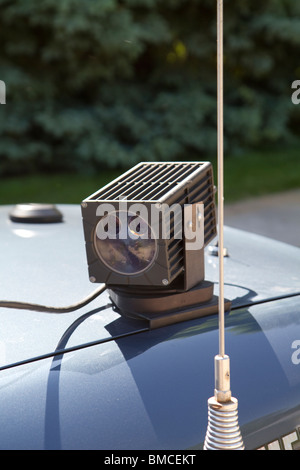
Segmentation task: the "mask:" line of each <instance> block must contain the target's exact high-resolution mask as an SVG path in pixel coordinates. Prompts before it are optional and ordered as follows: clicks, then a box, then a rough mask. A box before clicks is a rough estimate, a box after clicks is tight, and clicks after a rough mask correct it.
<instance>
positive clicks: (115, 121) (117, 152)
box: [0, 0, 300, 174]
mask: <svg viewBox="0 0 300 470" xmlns="http://www.w3.org/2000/svg"><path fill="white" fill-rule="evenodd" d="M0 8H1V15H0V38H1V40H0V57H1V59H0V65H1V67H0V74H1V76H0V79H1V80H4V82H5V83H6V89H7V97H6V103H7V104H6V105H3V106H0V122H1V126H0V173H1V174H11V173H24V172H32V171H36V170H44V171H49V170H55V171H57V170H68V169H72V170H76V171H86V172H89V171H90V172H91V171H94V170H99V168H103V167H129V166H131V165H132V164H134V163H136V162H138V161H141V160H148V161H149V160H185V159H191V160H193V159H197V160H199V159H202V158H207V156H209V155H211V154H214V153H215V151H216V2H215V1H211V0H60V1H57V0H42V1H40V2H38V1H36V0H26V1H24V0H0ZM224 11H225V23H224V37H225V44H224V51H225V106H226V108H225V146H226V151H227V152H231V153H233V152H239V151H241V150H243V149H244V148H255V147H260V148H262V147H263V146H269V145H277V146H278V145H283V144H293V143H294V142H295V140H296V139H297V129H298V125H299V123H300V117H299V112H298V109H297V107H296V106H295V105H293V104H292V103H291V83H292V82H293V80H295V79H297V78H300V63H299V61H298V51H299V45H300V5H299V2H295V0H265V1H264V2H261V1H258V0H231V1H229V0H224Z"/></svg>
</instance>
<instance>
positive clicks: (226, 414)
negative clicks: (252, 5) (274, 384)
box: [203, 0, 244, 450]
mask: <svg viewBox="0 0 300 470" xmlns="http://www.w3.org/2000/svg"><path fill="white" fill-rule="evenodd" d="M217 88H218V92H217V100H218V103H217V104H218V229H219V253H218V256H219V354H218V355H216V356H215V360H214V367H215V389H214V396H213V397H211V398H209V400H208V425H207V431H206V436H205V441H204V446H203V449H204V450H244V444H243V439H242V435H241V432H240V428H239V424H238V401H237V399H236V398H234V397H232V395H231V390H230V360H229V356H227V355H226V354H225V308H224V235H223V227H224V148H223V134H224V123H223V0H217Z"/></svg>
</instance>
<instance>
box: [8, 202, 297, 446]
mask: <svg viewBox="0 0 300 470" xmlns="http://www.w3.org/2000/svg"><path fill="white" fill-rule="evenodd" d="M59 209H60V210H61V212H62V214H63V222H61V223H53V224H51V223H49V224H26V223H17V222H12V221H11V220H10V219H9V212H10V210H11V208H10V207H5V206H4V207H2V208H1V209H0V241H1V243H0V263H1V270H0V276H1V282H0V299H1V300H2V299H5V300H16V301H23V302H30V303H36V304H44V305H54V306H58V307H59V306H64V305H69V304H74V303H76V302H78V301H80V300H81V299H82V298H84V297H85V296H86V295H88V294H89V293H90V292H92V291H93V290H94V289H95V285H92V284H91V283H90V282H89V280H88V274H87V265H86V254H85V246H84V237H83V229H82V221H81V213H80V207H79V206H67V205H62V206H59ZM225 246H226V248H227V250H228V254H229V256H228V257H226V258H225V297H227V298H228V299H230V300H231V301H232V308H231V310H230V312H229V313H227V314H226V351H227V354H228V355H229V356H230V359H231V389H232V393H233V396H235V397H236V398H237V399H238V401H239V424H240V427H241V432H242V435H243V440H244V443H245V446H246V449H257V448H261V447H263V446H264V445H266V444H269V443H271V442H275V447H276V445H278V446H279V447H283V446H285V447H286V448H288V447H291V444H290V442H291V441H293V442H294V441H297V440H298V438H299V433H298V428H299V427H300V269H299V267H300V249H299V248H297V247H293V246H289V245H287V244H284V243H281V242H277V241H274V240H271V239H267V238H264V237H260V236H257V235H255V234H250V233H246V232H242V231H239V230H236V229H231V228H228V227H226V228H225ZM205 270H206V271H205V272H206V276H205V277H206V279H208V280H210V281H213V282H214V283H215V289H216V294H217V292H218V258H217V257H215V256H212V255H211V254H209V250H208V249H206V266H205ZM0 320H1V328H0V369H1V370H0V416H1V427H0V448H1V449H105V450H114V449H116V450H131V449H132V450H133V449H134V450H138V449H146V450H188V451H189V452H190V451H193V452H194V451H197V450H200V449H202V445H203V441H204V438H205V433H206V428H207V400H208V398H209V397H211V396H212V395H213V388H214V376H213V375H214V367H213V361H214V356H215V355H216V354H217V351H218V319H217V316H216V315H211V316H207V317H203V318H199V319H194V320H190V321H183V322H180V323H176V324H173V325H169V326H165V327H162V328H157V329H153V330H149V327H148V325H147V323H144V322H143V321H142V320H133V319H128V318H126V317H123V316H120V315H119V313H118V312H117V311H115V309H114V308H113V306H112V303H111V300H110V298H109V295H108V292H107V291H104V292H103V293H102V294H101V295H100V296H99V297H98V298H96V299H95V300H94V301H93V302H91V303H90V304H88V305H86V306H85V307H82V308H80V309H79V310H76V311H74V312H70V313H64V314H51V313H43V312H36V311H30V310H19V309H7V308H1V309H0ZM298 350H299V354H298ZM298 359H299V360H298ZM290 435H291V436H292V439H290V440H289V442H288V443H287V441H286V440H285V436H290ZM271 447H272V445H271V446H270V448H271Z"/></svg>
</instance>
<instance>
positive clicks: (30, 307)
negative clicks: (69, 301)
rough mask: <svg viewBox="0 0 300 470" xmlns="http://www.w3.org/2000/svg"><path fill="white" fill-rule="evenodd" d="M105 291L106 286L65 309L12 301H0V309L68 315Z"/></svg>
mask: <svg viewBox="0 0 300 470" xmlns="http://www.w3.org/2000/svg"><path fill="white" fill-rule="evenodd" d="M105 289H106V285H104V286H101V287H100V288H99V289H97V290H95V291H94V292H92V293H91V294H90V295H88V296H87V297H85V298H84V299H82V300H81V301H80V302H78V303H76V304H73V305H68V306H66V307H48V306H46V305H39V304H31V303H27V302H18V301H13V300H0V308H1V307H2V308H15V309H21V310H34V311H36V312H46V313H69V312H74V311H75V310H78V309H79V308H81V307H84V306H85V305H87V304H89V303H90V302H92V301H93V300H94V299H96V298H97V297H98V296H99V295H100V294H102V292H104V291H105Z"/></svg>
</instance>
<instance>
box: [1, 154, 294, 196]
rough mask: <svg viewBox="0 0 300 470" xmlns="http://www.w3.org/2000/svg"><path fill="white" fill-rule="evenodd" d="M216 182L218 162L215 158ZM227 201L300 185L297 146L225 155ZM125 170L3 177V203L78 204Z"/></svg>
mask: <svg viewBox="0 0 300 470" xmlns="http://www.w3.org/2000/svg"><path fill="white" fill-rule="evenodd" d="M213 165H214V173H215V183H217V165H216V161H215V160H213ZM224 168H225V177H224V181H225V202H234V201H238V200H241V199H245V198H248V197H255V196H260V195H264V194H270V193H275V192H281V191H286V190H290V189H294V188H300V155H299V151H298V150H296V149H291V150H288V151H282V152H280V151H276V152H270V151H268V152H261V153H260V152H252V153H249V154H247V155H241V156H238V157H237V156H234V157H228V158H225V162H224ZM122 172H123V171H122V170H118V171H117V170H116V171H113V170H106V171H103V172H102V173H99V174H98V175H93V176H87V175H84V176H82V175H79V174H50V175H47V174H41V175H32V176H18V177H11V178H2V180H1V183H0V204H16V203H19V202H51V203H74V204H78V203H80V202H81V201H82V199H84V198H85V197H87V196H89V195H90V194H92V193H93V192H95V191H97V190H98V189H99V188H101V187H102V186H104V185H105V184H106V183H108V182H109V181H111V180H113V179H114V178H116V177H117V176H118V175H119V174H121V173H122Z"/></svg>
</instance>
